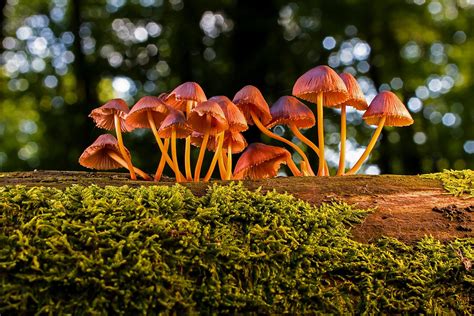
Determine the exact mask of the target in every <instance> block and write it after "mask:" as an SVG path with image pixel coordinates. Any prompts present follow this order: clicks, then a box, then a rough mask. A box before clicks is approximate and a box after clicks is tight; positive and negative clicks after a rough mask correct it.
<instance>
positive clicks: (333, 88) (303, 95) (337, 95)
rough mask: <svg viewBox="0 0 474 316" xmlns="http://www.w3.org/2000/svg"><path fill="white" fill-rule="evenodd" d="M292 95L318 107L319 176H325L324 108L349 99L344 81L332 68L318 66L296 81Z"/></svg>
mask: <svg viewBox="0 0 474 316" xmlns="http://www.w3.org/2000/svg"><path fill="white" fill-rule="evenodd" d="M292 94H293V95H294V96H296V97H298V98H300V99H303V100H306V101H309V102H311V103H316V105H317V121H318V143H319V146H318V148H319V151H320V155H319V168H318V175H325V172H324V165H325V163H326V162H325V158H324V127H323V123H324V118H323V106H324V105H325V106H335V105H337V104H341V103H342V102H344V101H345V100H346V99H347V89H346V86H345V85H344V81H342V79H341V78H340V77H339V76H338V75H337V73H336V72H335V71H334V70H332V69H331V68H330V67H328V66H325V65H323V66H317V67H314V68H312V69H310V70H308V71H307V72H305V73H304V74H303V75H301V76H300V77H299V78H298V79H297V80H296V82H295V84H294V86H293V93H292Z"/></svg>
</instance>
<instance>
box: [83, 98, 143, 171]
mask: <svg viewBox="0 0 474 316" xmlns="http://www.w3.org/2000/svg"><path fill="white" fill-rule="evenodd" d="M128 112H129V109H128V105H127V103H126V102H125V101H124V100H122V99H112V100H110V101H108V102H107V103H105V104H104V105H102V106H101V107H98V108H96V109H94V110H92V112H91V113H90V114H89V117H91V118H92V120H93V121H94V123H95V124H96V125H97V127H100V128H103V129H106V130H108V131H112V130H114V129H115V134H116V135H117V139H118V145H119V149H120V153H121V154H122V156H123V159H125V161H126V162H127V166H128V168H127V169H128V170H129V171H130V178H131V179H132V180H135V179H136V178H137V177H136V175H135V171H134V169H133V165H132V159H131V157H130V156H127V155H126V152H125V146H124V144H123V139H122V132H128V131H129V130H130V129H129V127H128V125H127V124H126V123H125V118H126V117H127V114H128Z"/></svg>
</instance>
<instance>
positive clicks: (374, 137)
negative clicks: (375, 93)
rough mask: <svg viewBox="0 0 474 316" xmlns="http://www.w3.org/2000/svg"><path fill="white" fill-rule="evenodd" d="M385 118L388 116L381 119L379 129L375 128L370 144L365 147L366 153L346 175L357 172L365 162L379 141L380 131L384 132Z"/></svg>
mask: <svg viewBox="0 0 474 316" xmlns="http://www.w3.org/2000/svg"><path fill="white" fill-rule="evenodd" d="M385 118H386V117H385V116H384V117H382V118H381V119H380V121H379V124H378V126H377V129H376V130H375V132H374V135H372V139H371V140H370V142H369V145H367V148H366V149H365V151H364V153H363V154H362V156H361V157H360V158H359V160H357V162H356V164H355V165H354V167H352V168H351V169H350V170H349V171H348V172H346V175H351V174H355V173H356V172H357V171H358V170H359V169H360V167H361V166H362V164H363V163H364V162H365V160H366V159H367V157H368V156H369V154H370V152H371V151H372V149H373V148H374V146H375V144H376V143H377V139H378V138H379V136H380V133H381V132H382V129H383V126H384V124H385Z"/></svg>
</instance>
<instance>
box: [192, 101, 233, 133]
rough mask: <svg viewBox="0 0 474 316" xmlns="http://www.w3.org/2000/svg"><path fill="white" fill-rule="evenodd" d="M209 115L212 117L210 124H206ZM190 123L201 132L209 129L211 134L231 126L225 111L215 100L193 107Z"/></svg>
mask: <svg viewBox="0 0 474 316" xmlns="http://www.w3.org/2000/svg"><path fill="white" fill-rule="evenodd" d="M207 117H210V119H211V125H210V126H207V124H206V121H207V120H206V118H207ZM188 124H189V125H190V126H191V128H192V129H193V130H194V131H196V132H199V133H205V132H206V130H208V129H209V135H217V134H219V133H220V132H223V131H225V130H227V129H228V128H229V124H228V123H227V120H226V118H225V114H224V111H222V109H221V107H220V106H219V104H217V103H216V102H214V101H204V102H201V103H199V105H198V106H196V107H195V108H194V109H192V110H191V112H190V113H189V117H188Z"/></svg>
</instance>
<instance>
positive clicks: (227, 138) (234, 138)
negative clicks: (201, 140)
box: [214, 132, 247, 154]
mask: <svg viewBox="0 0 474 316" xmlns="http://www.w3.org/2000/svg"><path fill="white" fill-rule="evenodd" d="M229 145H230V148H231V151H232V154H237V153H241V152H242V151H243V150H244V149H245V148H246V147H247V141H246V140H245V137H244V135H242V133H237V132H226V133H225V134H224V143H223V145H222V150H223V151H224V152H227V149H228V148H229ZM214 150H215V149H214Z"/></svg>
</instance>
